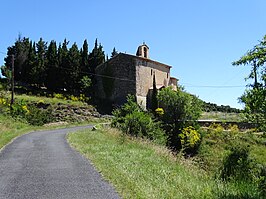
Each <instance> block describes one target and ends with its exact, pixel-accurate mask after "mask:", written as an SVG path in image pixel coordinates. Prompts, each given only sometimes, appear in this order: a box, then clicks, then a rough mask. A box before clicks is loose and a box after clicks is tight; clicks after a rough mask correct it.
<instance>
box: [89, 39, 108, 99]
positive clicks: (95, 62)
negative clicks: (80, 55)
mask: <svg viewBox="0 0 266 199" xmlns="http://www.w3.org/2000/svg"><path fill="white" fill-rule="evenodd" d="M104 62H105V54H104V51H103V46H102V45H101V44H100V45H98V40H97V39H96V40H95V44H94V48H93V50H92V52H91V53H90V54H89V73H90V76H89V77H90V79H91V80H92V90H94V88H95V85H96V77H95V75H94V74H95V68H96V67H97V66H99V65H100V64H102V63H104ZM91 95H94V93H93V92H92V93H91Z"/></svg>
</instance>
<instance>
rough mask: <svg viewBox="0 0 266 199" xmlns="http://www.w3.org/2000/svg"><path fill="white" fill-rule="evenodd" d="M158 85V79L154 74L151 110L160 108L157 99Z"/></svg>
mask: <svg viewBox="0 0 266 199" xmlns="http://www.w3.org/2000/svg"><path fill="white" fill-rule="evenodd" d="M157 94H158V91H157V87H156V80H155V74H154V75H153V85H152V96H151V110H152V111H155V110H156V109H157V108H158V99H157Z"/></svg>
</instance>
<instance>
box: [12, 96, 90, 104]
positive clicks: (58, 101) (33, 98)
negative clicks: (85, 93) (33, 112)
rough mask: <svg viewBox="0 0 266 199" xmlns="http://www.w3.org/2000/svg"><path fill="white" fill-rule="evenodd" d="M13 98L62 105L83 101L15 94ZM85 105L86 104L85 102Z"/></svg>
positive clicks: (28, 101)
mask: <svg viewBox="0 0 266 199" xmlns="http://www.w3.org/2000/svg"><path fill="white" fill-rule="evenodd" d="M15 100H19V101H20V100H24V101H25V102H27V103H32V102H33V103H38V102H40V101H43V102H44V103H45V104H64V105H74V106H84V105H85V103H84V102H80V101H72V100H64V99H58V98H52V97H42V96H40V97H39V96H30V95H25V94H23V95H15ZM86 105H87V104H86Z"/></svg>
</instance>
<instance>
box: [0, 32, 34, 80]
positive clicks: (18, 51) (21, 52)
mask: <svg viewBox="0 0 266 199" xmlns="http://www.w3.org/2000/svg"><path fill="white" fill-rule="evenodd" d="M29 48H30V41H29V38H25V37H23V38H22V37H21V35H19V36H18V39H17V40H16V42H15V44H14V45H13V46H11V47H8V49H7V57H6V58H5V59H4V60H5V66H6V67H4V69H3V70H2V72H3V75H4V76H5V74H6V73H8V72H6V71H5V70H7V71H8V70H9V71H11V67H12V56H13V55H14V69H15V74H14V76H15V81H24V80H25V79H26V78H25V75H26V74H27V72H28V69H27V64H26V63H27V58H28V53H29Z"/></svg>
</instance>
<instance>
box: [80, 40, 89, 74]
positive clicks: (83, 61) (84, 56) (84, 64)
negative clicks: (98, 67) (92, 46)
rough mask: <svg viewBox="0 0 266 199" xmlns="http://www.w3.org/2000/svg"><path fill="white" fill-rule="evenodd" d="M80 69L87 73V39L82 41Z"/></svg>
mask: <svg viewBox="0 0 266 199" xmlns="http://www.w3.org/2000/svg"><path fill="white" fill-rule="evenodd" d="M80 54H81V67H82V71H84V72H89V71H88V70H89V46H88V42H87V39H85V40H84V43H83V47H82V49H81V52H80Z"/></svg>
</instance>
